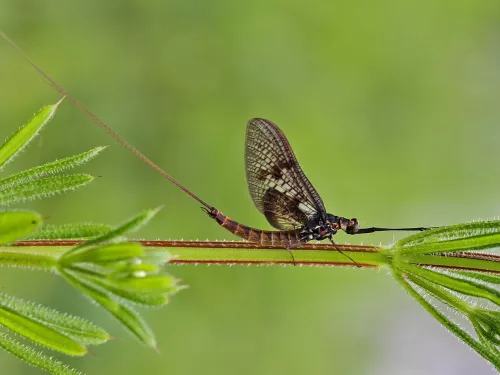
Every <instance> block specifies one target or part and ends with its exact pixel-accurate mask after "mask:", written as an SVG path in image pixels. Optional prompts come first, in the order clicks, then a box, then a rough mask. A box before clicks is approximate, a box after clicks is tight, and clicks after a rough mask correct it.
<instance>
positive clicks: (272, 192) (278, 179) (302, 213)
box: [245, 118, 326, 230]
mask: <svg viewBox="0 0 500 375" xmlns="http://www.w3.org/2000/svg"><path fill="white" fill-rule="evenodd" d="M245 163H246V174H247V183H248V188H249V190H250V195H251V196H252V199H253V202H254V203H255V206H256V207H257V209H258V210H259V211H260V212H262V213H263V214H264V215H265V216H266V218H267V220H268V221H269V223H270V224H271V225H272V226H274V227H275V228H278V229H284V230H288V229H296V228H300V227H301V226H303V225H305V224H306V222H307V218H308V217H311V216H317V215H318V214H319V215H320V216H324V215H325V214H326V210H325V206H324V204H323V201H322V200H321V198H320V196H319V195H318V193H317V192H316V190H315V189H314V187H313V186H312V184H311V183H310V182H309V180H308V179H307V177H306V175H305V174H304V172H302V169H301V168H300V166H299V163H298V162H297V159H296V158H295V155H294V153H293V151H292V148H291V146H290V144H289V143H288V140H287V139H286V137H285V135H284V134H283V133H282V132H281V130H280V129H279V128H278V127H277V126H276V125H275V124H273V123H272V122H271V121H267V120H264V119H259V118H254V119H251V120H250V121H249V122H248V126H247V133H246V144H245Z"/></svg>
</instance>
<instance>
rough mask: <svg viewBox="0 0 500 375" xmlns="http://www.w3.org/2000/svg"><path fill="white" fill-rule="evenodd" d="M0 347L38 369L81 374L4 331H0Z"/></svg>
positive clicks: (51, 372)
mask: <svg viewBox="0 0 500 375" xmlns="http://www.w3.org/2000/svg"><path fill="white" fill-rule="evenodd" d="M0 348H2V349H4V350H5V351H7V352H9V353H10V354H12V355H14V356H16V357H17V358H19V359H21V360H23V361H25V362H26V363H29V364H30V365H32V366H35V367H37V368H38V369H41V370H44V371H46V372H48V373H50V374H54V375H82V373H81V372H79V371H76V370H75V369H72V368H70V367H68V366H67V365H65V364H63V363H61V362H59V361H57V360H56V359H54V358H52V357H47V356H46V355H44V354H42V353H41V352H40V351H37V350H35V349H33V348H30V347H29V346H26V345H23V344H21V343H19V342H18V341H16V340H14V339H13V338H11V337H10V336H9V335H7V334H5V333H0Z"/></svg>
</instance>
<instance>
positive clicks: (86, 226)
mask: <svg viewBox="0 0 500 375" xmlns="http://www.w3.org/2000/svg"><path fill="white" fill-rule="evenodd" d="M110 230H111V226H110V225H107V224H94V223H81V224H62V225H51V224H49V225H43V226H42V227H41V228H40V229H38V230H37V231H36V232H35V233H33V234H31V235H30V236H29V237H28V239H30V240H38V239H44V240H51V239H70V238H71V239H73V238H91V237H96V236H101V235H103V234H104V233H107V232H109V231H110Z"/></svg>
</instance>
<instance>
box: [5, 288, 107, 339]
mask: <svg viewBox="0 0 500 375" xmlns="http://www.w3.org/2000/svg"><path fill="white" fill-rule="evenodd" d="M0 308H6V309H9V310H12V311H15V312H17V313H18V314H21V315H23V316H25V317H27V318H30V319H32V320H34V321H36V322H38V323H40V324H42V325H44V326H47V327H49V328H52V329H53V330H55V331H57V332H59V333H61V334H63V335H66V336H69V337H70V338H72V339H73V340H75V341H77V342H79V343H80V344H82V345H99V344H102V343H104V342H106V341H108V340H109V339H110V336H109V334H108V333H107V332H106V331H104V330H103V329H102V328H100V327H97V326H96V325H94V324H92V323H90V322H88V321H87V320H85V319H82V318H80V317H77V316H71V315H68V314H62V313H60V312H58V311H56V310H53V309H50V308H48V307H45V306H42V305H38V304H35V303H33V302H28V301H24V300H22V299H20V298H16V297H13V296H9V295H7V294H4V293H0Z"/></svg>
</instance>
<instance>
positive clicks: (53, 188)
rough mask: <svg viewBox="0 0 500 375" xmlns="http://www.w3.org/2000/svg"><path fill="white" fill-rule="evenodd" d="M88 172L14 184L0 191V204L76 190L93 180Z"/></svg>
mask: <svg viewBox="0 0 500 375" xmlns="http://www.w3.org/2000/svg"><path fill="white" fill-rule="evenodd" d="M93 179H94V177H92V176H90V175H88V174H72V175H67V176H55V177H46V178H41V179H38V180H35V181H29V182H24V183H22V184H20V185H16V186H12V187H10V188H7V189H5V190H3V191H2V192H1V193H0V205H8V204H12V203H17V202H23V201H25V200H32V199H37V198H43V197H48V196H51V195H55V194H58V193H63V192H65V191H68V190H74V189H76V188H78V187H81V186H84V185H86V184H88V183H89V182H90V181H92V180H93Z"/></svg>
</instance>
